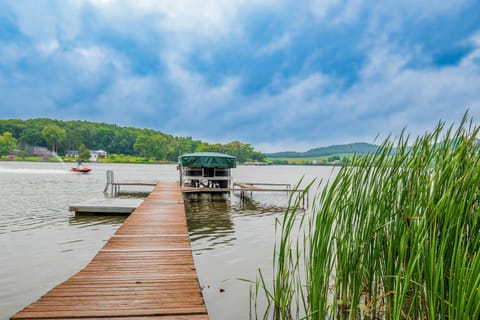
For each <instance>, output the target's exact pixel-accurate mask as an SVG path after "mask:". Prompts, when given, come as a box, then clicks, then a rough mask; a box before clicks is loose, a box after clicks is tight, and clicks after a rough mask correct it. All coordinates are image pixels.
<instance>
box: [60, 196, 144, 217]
mask: <svg viewBox="0 0 480 320" xmlns="http://www.w3.org/2000/svg"><path fill="white" fill-rule="evenodd" d="M142 202H143V199H118V198H105V199H94V200H87V201H84V202H81V203H78V204H73V205H71V206H70V207H69V210H70V211H74V212H75V213H76V214H77V213H105V214H116V213H118V214H129V213H132V212H133V211H134V210H135V209H136V208H138V207H139V206H140V204H142Z"/></svg>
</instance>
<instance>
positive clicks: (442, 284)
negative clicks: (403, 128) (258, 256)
mask: <svg viewBox="0 0 480 320" xmlns="http://www.w3.org/2000/svg"><path fill="white" fill-rule="evenodd" d="M472 123H473V122H472V121H468V119H467V115H466V116H465V117H464V119H463V121H462V122H461V123H460V125H458V127H454V126H451V127H448V128H447V127H446V126H445V124H444V123H440V124H438V126H437V127H436V128H435V130H434V131H433V132H431V133H426V134H425V135H423V136H421V137H418V138H416V139H415V140H414V141H413V142H411V141H410V137H409V136H408V135H407V134H405V133H402V135H401V136H400V138H399V139H398V141H397V142H395V143H393V142H391V141H389V140H388V139H387V140H386V141H385V142H384V143H383V144H382V145H381V148H379V149H378V150H377V151H376V152H375V153H372V154H369V155H366V156H365V155H362V156H361V157H356V158H355V159H353V163H352V164H351V165H348V166H343V167H342V168H341V169H340V170H339V172H338V174H337V175H336V176H335V177H332V179H331V180H330V181H328V182H326V186H325V185H322V186H321V187H320V188H319V190H318V191H317V192H316V198H315V201H314V203H315V206H314V208H312V209H311V210H310V212H309V213H308V215H305V216H304V215H299V214H298V212H297V211H298V208H299V203H300V199H299V198H292V199H291V206H289V208H288V210H287V212H286V213H285V215H284V216H283V217H282V218H281V219H279V221H278V229H277V230H278V232H277V235H278V237H279V241H278V243H277V244H276V247H275V252H274V266H273V279H271V280H270V279H265V278H264V277H263V276H262V272H261V271H260V272H259V279H258V280H257V282H256V285H255V290H253V291H252V300H255V301H256V300H257V299H266V300H267V305H268V306H269V307H268V308H267V309H266V310H265V311H264V312H263V313H262V317H263V318H264V319H326V318H335V319H336V318H342V319H478V318H480V252H479V249H480V248H479V247H480V233H479V232H478V230H479V227H480V217H479V206H480V153H479V151H480V150H479V149H480V145H479V144H478V141H477V139H476V136H477V134H478V131H479V128H478V127H477V126H474V125H473V124H472ZM308 189H313V187H312V185H310V186H309V187H308ZM302 196H303V197H305V196H306V193H303V194H302V195H301V196H300V197H302ZM254 305H255V303H252V306H254ZM252 314H253V316H252V317H253V318H255V319H257V318H259V315H258V313H252Z"/></svg>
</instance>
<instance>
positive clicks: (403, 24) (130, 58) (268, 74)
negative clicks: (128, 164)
mask: <svg viewBox="0 0 480 320" xmlns="http://www.w3.org/2000/svg"><path fill="white" fill-rule="evenodd" d="M479 11H480V5H479V4H478V3H477V2H475V1H473V0H459V1H446V0H441V1H436V2H434V3H432V2H428V1H423V0H422V1H418V0H415V1H414V0H408V1H403V2H399V1H390V0H387V1H382V2H378V1H370V0H350V1H345V0H327V1H319V0H311V1H307V2H305V3H304V4H303V5H301V6H300V5H298V2H294V1H283V2H277V1H253V0H252V1H239V0H234V1H216V0H204V1H173V0H172V1H155V0H137V1H121V0H83V1H82V0H70V1H54V0H50V1H49V0H38V1H14V0H6V1H2V2H1V3H0V95H1V96H2V99H1V100H0V117H2V118H32V117H52V118H60V119H84V120H93V121H102V122H109V123H116V124H118V125H128V126H136V127H148V128H153V129H157V130H161V131H164V132H167V133H170V134H174V135H188V136H193V137H194V138H197V139H204V140H207V141H209V142H212V143H214V142H227V141H231V140H241V141H244V142H247V143H251V144H253V145H254V146H255V147H257V148H260V150H262V151H265V152H269V151H281V150H298V151H302V150H306V149H308V148H312V147H318V146H324V145H329V144H335V143H348V142H355V141H366V142H372V141H373V139H374V138H375V137H376V136H377V135H380V136H381V137H385V136H387V135H389V134H392V135H396V134H398V133H399V132H400V131H401V130H402V129H403V128H407V131H409V132H412V134H421V133H423V132H425V131H427V130H431V129H432V128H433V127H434V125H435V124H436V123H437V122H438V121H439V120H444V121H447V122H449V123H451V122H453V121H458V120H459V119H460V118H461V117H462V115H463V114H464V112H465V111H466V110H467V109H468V110H469V113H470V115H472V116H473V117H474V118H475V119H476V120H477V121H478V119H480V21H479V20H478V14H477V12H479Z"/></svg>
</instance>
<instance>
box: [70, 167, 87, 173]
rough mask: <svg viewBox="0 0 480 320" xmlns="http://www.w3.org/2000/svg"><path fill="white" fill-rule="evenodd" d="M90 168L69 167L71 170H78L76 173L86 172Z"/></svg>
mask: <svg viewBox="0 0 480 320" xmlns="http://www.w3.org/2000/svg"><path fill="white" fill-rule="evenodd" d="M91 170H92V169H90V168H87V167H81V168H72V169H70V171H71V172H78V173H88V172H90V171H91Z"/></svg>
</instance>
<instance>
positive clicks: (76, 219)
mask: <svg viewBox="0 0 480 320" xmlns="http://www.w3.org/2000/svg"><path fill="white" fill-rule="evenodd" d="M126 218H127V215H125V214H111V215H105V214H104V213H98V214H97V213H82V214H79V215H74V216H71V217H70V218H69V223H70V224H71V225H72V226H78V227H80V228H81V227H85V228H89V227H91V226H94V225H105V224H110V225H114V226H118V225H121V224H122V223H123V222H124V221H125V219H126Z"/></svg>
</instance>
